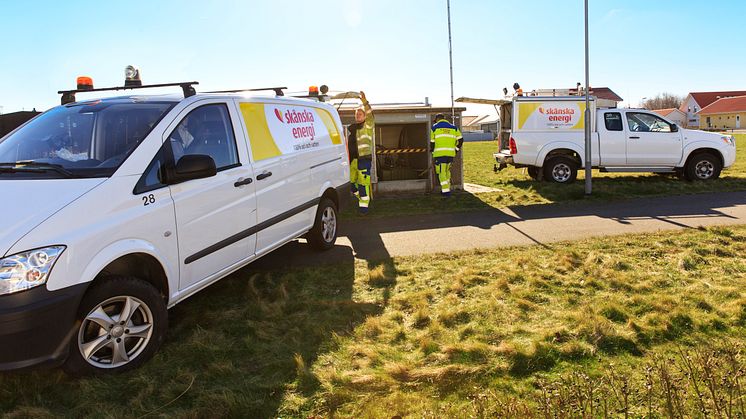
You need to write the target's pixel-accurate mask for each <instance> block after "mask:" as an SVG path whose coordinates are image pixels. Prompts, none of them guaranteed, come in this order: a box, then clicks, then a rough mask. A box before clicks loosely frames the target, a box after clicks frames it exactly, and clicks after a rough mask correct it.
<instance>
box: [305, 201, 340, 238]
mask: <svg viewBox="0 0 746 419" xmlns="http://www.w3.org/2000/svg"><path fill="white" fill-rule="evenodd" d="M338 219H339V215H338V213H337V205H336V204H335V203H334V201H332V200H331V199H329V198H327V197H325V196H323V197H321V201H319V207H318V209H317V210H316V217H315V218H314V223H313V227H312V228H311V230H309V231H308V233H306V235H305V237H306V240H308V244H309V245H311V247H312V248H314V249H316V250H328V249H331V248H332V247H334V243H335V242H336V241H337V229H338V223H339V220H338Z"/></svg>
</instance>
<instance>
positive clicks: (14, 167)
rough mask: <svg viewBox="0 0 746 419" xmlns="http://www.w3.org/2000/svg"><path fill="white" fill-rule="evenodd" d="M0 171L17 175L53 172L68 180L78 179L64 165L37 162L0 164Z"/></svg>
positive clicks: (25, 161) (26, 161)
mask: <svg viewBox="0 0 746 419" xmlns="http://www.w3.org/2000/svg"><path fill="white" fill-rule="evenodd" d="M0 171H2V172H6V173H16V172H32V173H42V172H46V171H53V172H55V173H58V174H60V175H62V176H64V177H66V178H74V177H77V176H76V175H75V174H73V173H72V172H71V171H69V170H67V169H65V168H64V167H62V165H59V164H52V163H41V162H35V161H33V160H24V161H18V162H11V163H0Z"/></svg>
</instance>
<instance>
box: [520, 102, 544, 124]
mask: <svg viewBox="0 0 746 419" xmlns="http://www.w3.org/2000/svg"><path fill="white" fill-rule="evenodd" d="M539 106H541V103H519V104H518V129H523V125H524V124H525V123H526V120H527V119H528V117H529V116H531V114H533V113H534V112H535V111H536V110H537V109H539Z"/></svg>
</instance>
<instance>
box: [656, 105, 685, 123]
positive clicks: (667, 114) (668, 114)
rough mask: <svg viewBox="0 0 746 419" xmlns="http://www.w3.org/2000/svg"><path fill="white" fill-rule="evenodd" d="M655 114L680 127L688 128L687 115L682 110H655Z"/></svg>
mask: <svg viewBox="0 0 746 419" xmlns="http://www.w3.org/2000/svg"><path fill="white" fill-rule="evenodd" d="M653 112H655V113H657V114H658V115H660V116H662V117H664V118H666V119H668V120H669V121H671V122H673V123H675V124H676V125H678V126H680V127H685V126H686V113H685V112H683V111H682V110H681V109H677V108H667V109H654V110H653Z"/></svg>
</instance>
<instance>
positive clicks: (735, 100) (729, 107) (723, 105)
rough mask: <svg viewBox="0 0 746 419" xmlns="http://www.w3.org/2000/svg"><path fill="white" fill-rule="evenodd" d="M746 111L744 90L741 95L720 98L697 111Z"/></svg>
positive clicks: (706, 112) (707, 112)
mask: <svg viewBox="0 0 746 419" xmlns="http://www.w3.org/2000/svg"><path fill="white" fill-rule="evenodd" d="M730 112H746V92H744V95H743V96H736V97H726V98H722V99H720V100H718V101H716V102H715V103H713V104H711V105H710V106H707V107H705V108H703V109H702V110H701V111H699V112H697V113H699V114H712V113H730Z"/></svg>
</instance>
